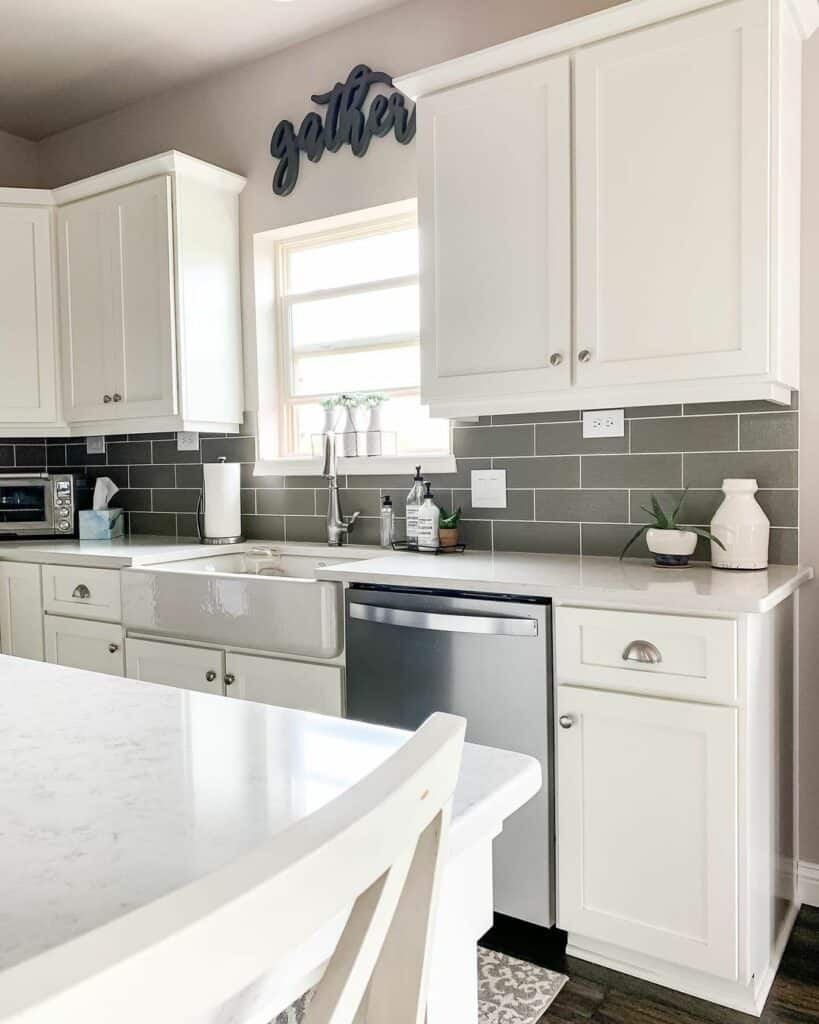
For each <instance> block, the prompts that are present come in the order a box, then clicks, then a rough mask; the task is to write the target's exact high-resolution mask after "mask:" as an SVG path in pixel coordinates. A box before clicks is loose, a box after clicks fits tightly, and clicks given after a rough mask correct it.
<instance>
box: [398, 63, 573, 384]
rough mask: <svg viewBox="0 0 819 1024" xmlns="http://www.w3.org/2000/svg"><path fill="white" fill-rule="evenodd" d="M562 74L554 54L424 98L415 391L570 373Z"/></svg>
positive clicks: (565, 70)
mask: <svg viewBox="0 0 819 1024" xmlns="http://www.w3.org/2000/svg"><path fill="white" fill-rule="evenodd" d="M570 73H571V72H570V66H569V58H568V57H559V58H557V59H555V60H549V61H543V62H541V63H538V64H535V65H533V66H530V67H525V68H518V69H516V70H514V71H509V72H506V73H505V74H502V75H499V76H498V77H497V78H493V79H490V80H488V81H483V80H482V81H478V82H473V83H470V84H469V85H464V86H461V87H460V88H457V89H452V90H449V91H447V92H443V93H439V94H437V95H434V96H431V97H430V98H429V100H427V101H426V102H425V103H424V105H423V108H422V112H423V117H422V118H421V119H420V121H419V132H418V147H419V156H420V166H421V186H420V189H419V193H420V194H419V222H420V227H421V246H422V251H421V266H422V268H423V288H422V327H421V330H422V337H423V339H424V344H423V346H422V364H421V365H422V380H423V384H422V386H423V390H424V398H425V400H426V401H429V402H433V403H434V402H436V401H446V400H447V398H448V397H449V396H451V395H458V396H462V397H469V398H477V399H480V398H482V397H483V396H488V395H497V394H504V395H515V394H519V393H520V392H527V391H529V392H543V391H549V390H551V389H553V388H565V387H567V386H568V384H569V381H570V377H569V374H570V357H569V352H570V346H571V271H570V264H571V237H570V231H571V220H570V204H571V175H570V169H571V143H570V138H571V135H570V132H571V125H570V120H569V82H570ZM553 364H555V365H553Z"/></svg>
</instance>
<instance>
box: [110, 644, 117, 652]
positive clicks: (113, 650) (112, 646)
mask: <svg viewBox="0 0 819 1024" xmlns="http://www.w3.org/2000/svg"><path fill="white" fill-rule="evenodd" d="M118 650H119V644H108V651H109V653H111V654H116V653H117V651H118Z"/></svg>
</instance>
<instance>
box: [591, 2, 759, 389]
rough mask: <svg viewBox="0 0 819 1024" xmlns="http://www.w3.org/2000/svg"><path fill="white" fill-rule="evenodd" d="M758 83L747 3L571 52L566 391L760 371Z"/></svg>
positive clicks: (753, 22) (753, 21) (754, 26)
mask: <svg viewBox="0 0 819 1024" xmlns="http://www.w3.org/2000/svg"><path fill="white" fill-rule="evenodd" d="M768 73H769V53H768V33H767V17H766V8H765V7H764V6H763V5H762V4H760V3H757V2H756V0H751V2H747V3H746V2H740V3H733V4H728V5H726V6H725V7H718V8H715V9H713V10H708V11H705V12H703V13H701V14H698V15H696V16H695V17H690V18H684V19H682V20H681V21H679V22H671V23H668V24H663V25H659V26H657V27H655V28H648V29H644V30H643V31H642V32H632V33H629V34H627V35H624V36H619V37H618V38H616V39H611V40H608V41H606V42H603V43H599V44H598V45H597V46H590V47H588V48H587V49H584V50H581V51H579V52H578V53H577V55H576V56H575V107H574V110H575V146H576V150H575V211H576V256H577V278H576V284H577V306H576V309H577V322H576V323H577V335H576V345H577V357H578V362H577V377H576V379H577V383H578V384H579V385H580V386H582V387H600V386H606V385H613V384H639V383H654V382H661V381H677V380H696V379H699V378H701V377H711V378H719V377H733V376H737V375H742V374H747V375H752V374H764V373H767V370H768V337H769V303H768V288H767V276H768V254H769V237H768V106H767V97H768ZM581 353H588V355H585V354H584V355H583V356H582V357H581ZM583 360H585V361H583Z"/></svg>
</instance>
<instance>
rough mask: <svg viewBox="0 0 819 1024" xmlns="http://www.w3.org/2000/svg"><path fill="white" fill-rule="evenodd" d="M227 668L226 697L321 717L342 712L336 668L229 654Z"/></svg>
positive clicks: (341, 677)
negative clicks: (305, 712) (308, 712)
mask: <svg viewBox="0 0 819 1024" xmlns="http://www.w3.org/2000/svg"><path fill="white" fill-rule="evenodd" d="M226 668H227V671H226V673H225V682H226V683H227V690H226V692H227V694H228V696H229V697H241V698H243V699H244V700H255V701H259V702H260V703H262V704H275V705H276V706H278V707H281V708H296V709H297V710H299V711H316V712H318V713H319V714H323V715H340V714H341V713H342V711H343V694H342V690H343V676H342V671H341V669H340V668H339V667H338V666H337V665H314V664H311V663H310V662H306V661H286V660H284V659H282V658H260V657H254V656H253V655H246V654H230V653H229V654H228V655H227V658H226Z"/></svg>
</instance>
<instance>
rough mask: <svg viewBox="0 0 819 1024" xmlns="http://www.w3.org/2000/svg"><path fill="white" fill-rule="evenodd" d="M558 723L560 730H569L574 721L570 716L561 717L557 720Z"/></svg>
mask: <svg viewBox="0 0 819 1024" xmlns="http://www.w3.org/2000/svg"><path fill="white" fill-rule="evenodd" d="M558 722H560V728H561V729H571V727H572V726H573V725H574V719H573V718H572V716H571V715H561V716H560V718H558Z"/></svg>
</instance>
